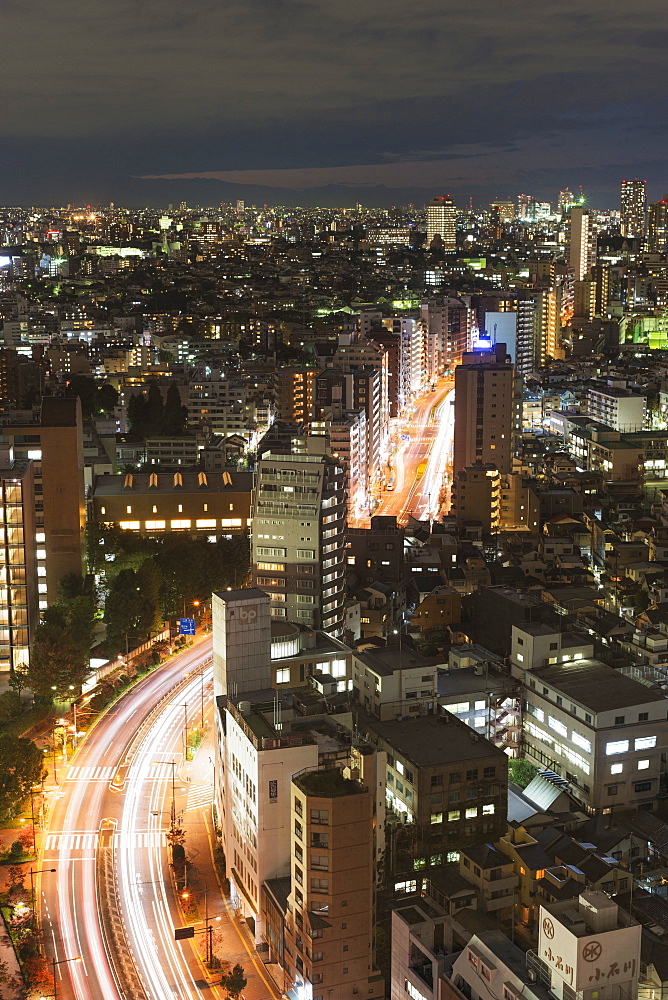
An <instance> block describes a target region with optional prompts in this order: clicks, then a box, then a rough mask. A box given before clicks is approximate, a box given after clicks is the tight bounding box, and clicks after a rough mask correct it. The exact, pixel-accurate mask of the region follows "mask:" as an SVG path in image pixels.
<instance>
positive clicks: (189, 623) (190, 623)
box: [179, 618, 195, 635]
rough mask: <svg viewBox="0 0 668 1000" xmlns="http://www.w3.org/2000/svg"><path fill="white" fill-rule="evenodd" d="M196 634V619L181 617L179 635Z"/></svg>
mask: <svg viewBox="0 0 668 1000" xmlns="http://www.w3.org/2000/svg"><path fill="white" fill-rule="evenodd" d="M194 634H195V619H194V618H179V635H194Z"/></svg>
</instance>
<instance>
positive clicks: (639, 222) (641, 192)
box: [620, 179, 645, 240]
mask: <svg viewBox="0 0 668 1000" xmlns="http://www.w3.org/2000/svg"><path fill="white" fill-rule="evenodd" d="M620 201H621V213H620V218H621V230H622V236H628V237H629V238H630V239H634V240H635V239H642V236H643V233H644V232H645V181H639V180H637V179H636V180H633V181H622V190H621V198H620Z"/></svg>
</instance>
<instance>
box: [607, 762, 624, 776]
mask: <svg viewBox="0 0 668 1000" xmlns="http://www.w3.org/2000/svg"><path fill="white" fill-rule="evenodd" d="M623 770H624V765H623V764H611V765H610V774H621V773H622V771H623Z"/></svg>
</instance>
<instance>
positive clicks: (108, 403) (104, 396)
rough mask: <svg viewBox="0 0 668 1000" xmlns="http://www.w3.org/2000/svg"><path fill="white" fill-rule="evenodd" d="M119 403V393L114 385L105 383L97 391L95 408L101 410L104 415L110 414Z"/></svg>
mask: <svg viewBox="0 0 668 1000" xmlns="http://www.w3.org/2000/svg"><path fill="white" fill-rule="evenodd" d="M117 403H118V393H117V392H116V390H115V389H114V387H113V385H110V384H109V382H105V383H104V385H101V386H100V388H99V389H98V390H97V395H96V397H95V408H96V409H97V410H101V411H102V412H103V413H108V412H109V410H113V408H114V407H115V406H116V404H117Z"/></svg>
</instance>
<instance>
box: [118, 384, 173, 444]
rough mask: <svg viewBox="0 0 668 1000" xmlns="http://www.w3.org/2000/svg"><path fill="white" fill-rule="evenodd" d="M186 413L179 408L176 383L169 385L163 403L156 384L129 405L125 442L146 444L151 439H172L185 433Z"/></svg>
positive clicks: (133, 398) (137, 395)
mask: <svg viewBox="0 0 668 1000" xmlns="http://www.w3.org/2000/svg"><path fill="white" fill-rule="evenodd" d="M186 415H187V410H186V408H185V407H184V406H182V404H181V394H180V393H179V388H178V386H177V384H176V382H172V383H170V386H169V389H168V390H167V396H166V398H165V400H164V401H163V398H162V393H161V391H160V389H159V387H158V385H157V383H155V382H151V384H150V385H149V387H148V391H147V392H138V393H135V394H134V395H133V396H130V399H129V401H128V424H129V431H128V438H129V439H130V440H132V441H145V440H146V438H150V437H161V436H164V437H174V436H178V435H180V434H183V433H184V430H185V426H186Z"/></svg>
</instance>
